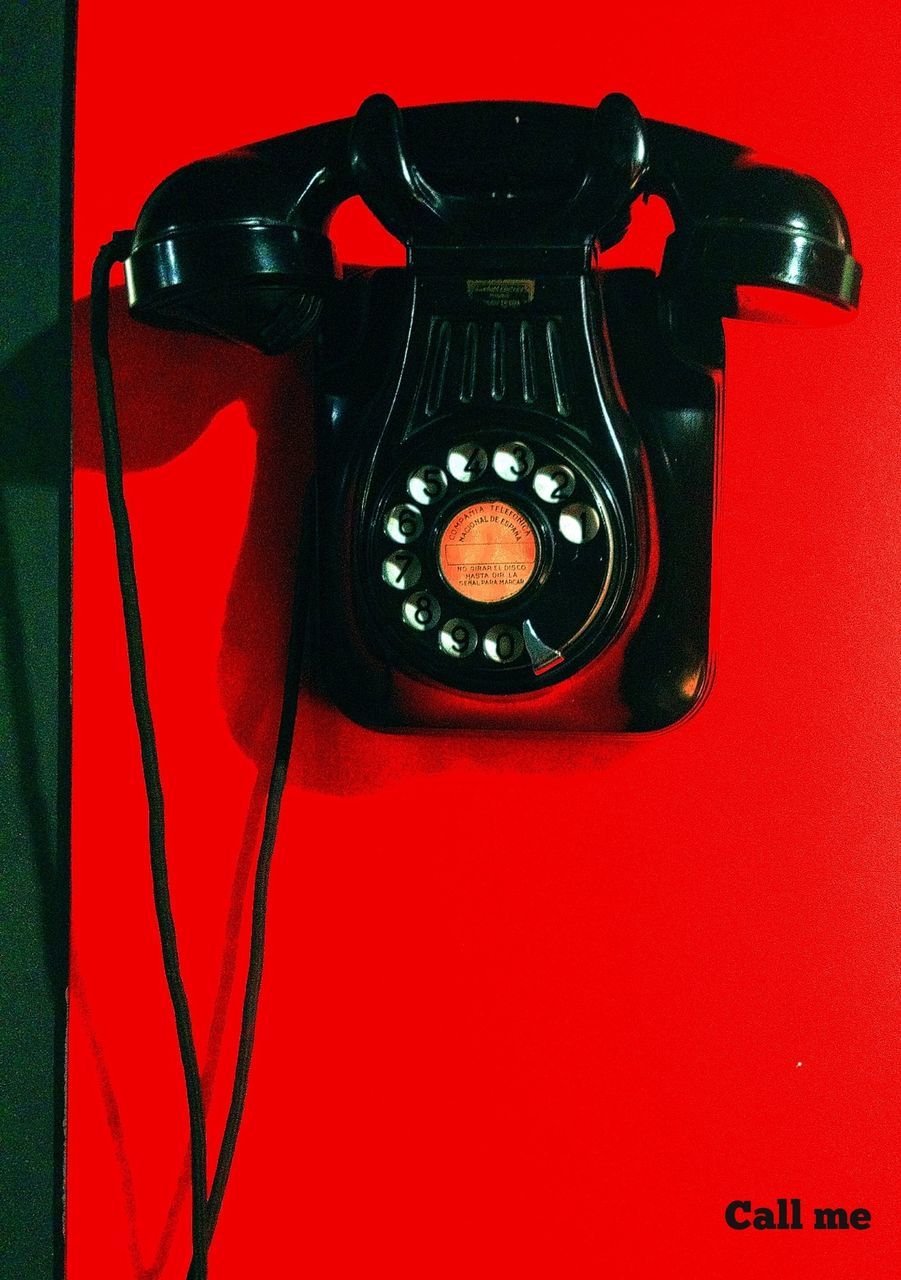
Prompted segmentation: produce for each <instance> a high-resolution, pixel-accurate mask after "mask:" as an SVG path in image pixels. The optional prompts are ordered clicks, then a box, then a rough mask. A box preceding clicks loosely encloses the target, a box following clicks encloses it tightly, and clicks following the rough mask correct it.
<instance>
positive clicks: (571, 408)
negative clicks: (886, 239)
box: [125, 94, 861, 732]
mask: <svg viewBox="0 0 901 1280" xmlns="http://www.w3.org/2000/svg"><path fill="white" fill-rule="evenodd" d="M354 195H359V196H361V197H362V199H363V201H364V202H365V203H366V205H367V206H368V208H369V209H370V210H371V211H372V213H373V214H374V215H375V216H376V218H378V219H379V221H380V222H381V223H382V224H383V225H384V226H385V227H386V228H387V229H388V230H389V231H390V232H391V233H392V234H393V235H394V236H396V237H397V238H398V239H399V240H401V241H402V242H403V243H404V244H405V245H406V248H407V265H406V266H405V267H403V268H381V269H353V270H343V269H342V268H341V266H340V264H338V263H336V261H335V255H334V252H333V249H332V246H331V243H330V241H329V238H328V227H329V222H330V219H331V217H332V215H333V213H334V211H335V209H336V208H337V207H338V206H339V205H340V204H341V203H342V202H343V201H345V200H346V199H348V198H349V197H351V196H354ZM651 195H656V196H661V197H662V198H663V199H664V200H665V201H666V203H667V205H668V207H669V209H670V213H671V215H672V219H673V226H674V230H673V232H672V234H671V235H670V237H669V239H668V241H667V245H666V249H665V253H664V257H663V262H662V267H661V270H660V272H659V274H657V273H655V272H653V271H649V270H643V269H619V270H609V271H601V270H598V269H596V257H597V254H598V252H599V251H603V250H604V249H607V248H609V247H611V246H613V245H615V244H616V243H617V242H618V241H620V240H621V239H622V238H623V236H624V235H625V233H626V231H627V229H628V226H629V221H630V209H631V206H632V204H633V202H634V201H635V200H636V199H638V198H639V197H645V198H646V197H648V196H651ZM125 269H126V281H127V287H128V298H129V305H130V309H131V312H132V314H133V315H134V316H135V317H137V318H138V319H140V320H143V321H147V322H149V323H151V324H155V325H161V326H165V327H170V328H176V329H187V330H194V331H199V332H203V333H209V334H216V335H219V336H221V337H224V338H228V339H231V340H233V341H238V342H243V343H249V344H251V345H252V346H254V347H256V348H258V349H259V350H261V351H263V352H267V353H273V354H274V353H282V352H285V351H288V350H290V349H292V348H293V347H295V346H297V345H298V344H299V343H300V342H301V341H302V340H303V339H305V338H306V337H307V336H308V335H310V334H314V335H315V340H316V344H317V351H316V358H315V365H316V373H315V383H316V385H315V399H316V428H315V450H316V458H315V479H314V485H315V499H314V500H315V508H316V517H315V520H316V539H315V541H316V548H315V554H314V563H311V564H310V565H309V572H310V573H311V574H312V573H314V572H315V575H316V580H317V585H316V592H317V596H316V600H317V607H316V608H314V610H313V611H312V612H313V626H312V629H311V632H310V635H311V639H312V647H313V651H314V663H313V669H314V679H315V681H316V684H317V686H318V688H319V689H320V690H321V691H322V692H323V693H324V694H325V695H326V696H328V697H329V698H330V699H331V700H332V701H333V702H335V703H336V704H337V705H338V706H339V707H340V708H341V709H342V710H343V711H344V712H346V713H347V714H348V715H349V716H351V717H352V718H354V719H356V720H358V721H360V722H361V723H363V724H366V725H368V726H372V727H376V728H382V729H402V728H468V729H473V728H507V729H509V728H519V729H542V730H543V729H573V730H586V729H590V730H602V731H607V732H619V731H626V732H631V731H642V730H651V729H659V728H663V727H666V726H668V725H671V724H673V723H675V722H676V721H678V720H679V719H680V718H681V717H683V716H685V715H686V714H687V713H689V712H690V711H691V710H692V709H693V708H695V707H696V706H697V705H698V704H699V702H700V700H701V699H702V697H703V696H704V694H705V692H706V690H707V688H708V687H709V683H710V679H711V675H712V667H713V661H712V654H711V648H710V584H711V539H712V528H713V516H714V504H715V491H716V459H717V440H718V434H719V430H720V415H721V404H722V398H721V397H722V379H723V371H724V340H723V326H722V320H723V318H724V317H734V316H740V315H741V314H742V292H741V290H742V287H744V286H749V287H755V286H756V287H757V288H758V289H761V290H762V291H763V292H762V293H761V294H759V297H762V298H765V299H767V300H768V301H769V302H773V300H774V299H775V300H777V301H778V299H779V298H780V297H782V298H790V295H792V294H803V295H806V296H808V297H810V298H813V299H816V300H817V301H819V302H821V303H826V304H831V305H832V306H833V307H835V308H838V309H839V310H844V311H847V310H850V309H853V308H854V307H855V306H856V305H857V301H858V294H859V287H860V275H861V271H860V267H859V265H858V264H857V263H856V262H855V260H854V259H853V257H852V256H851V245H850V237H849V233H848V227H847V224H846V222H845V219H844V217H843V215H842V212H841V210H840V208H839V207H838V204H837V203H836V201H835V200H834V198H833V197H832V196H831V194H830V193H829V192H828V191H827V190H826V188H825V187H823V186H822V185H821V184H819V183H818V182H816V181H815V180H814V179H812V178H809V177H804V176H801V175H798V174H796V173H793V172H789V171H786V170H781V169H777V168H774V167H771V166H768V165H765V164H760V163H756V162H755V161H754V159H753V157H752V155H751V153H750V152H749V151H748V150H747V149H746V148H744V147H741V146H738V145H736V144H733V143H730V142H726V141H723V140H721V139H718V138H714V137H710V136H708V135H705V134H701V133H696V132H692V131H690V130H687V129H683V128H680V127H676V126H673V125H669V124H663V123H660V122H657V121H653V120H645V119H642V117H641V116H640V115H639V113H638V111H637V109H636V108H635V106H634V105H633V104H632V103H631V102H630V101H629V100H628V99H627V98H625V97H624V96H622V95H619V94H614V95H610V96H608V97H607V98H605V99H604V100H603V101H602V103H601V104H600V106H599V107H598V108H597V110H591V109H587V108H583V107H574V106H563V105H551V104H541V103H534V102H470V103H455V104H447V105H437V106H429V107H417V108H408V109H404V110H400V109H399V108H398V107H397V106H396V105H395V104H394V103H393V102H392V101H391V100H390V99H389V98H387V97H385V96H383V95H379V96H376V97H373V98H370V99H367V101H366V102H365V103H364V104H363V106H362V107H361V108H360V110H359V112H358V113H357V115H356V117H354V118H353V119H347V120H341V121H337V122H333V123H328V124H322V125H319V126H315V127H312V128H309V129H304V130H301V131H299V132H296V133H292V134H287V135H285V136H282V137H278V138H274V139H270V140H268V141H264V142H260V143H257V144H255V145H253V146H248V147H245V148H242V149H240V150H237V151H233V152H229V153H227V154H224V155H220V156H216V157H213V158H211V159H206V160H202V161H199V162H197V163H194V164H190V165H188V166H187V167H185V168H184V169H181V170H179V171H178V172H176V173H175V174H173V175H172V176H171V177H169V178H168V179H167V180H166V181H165V182H163V183H162V184H161V185H160V186H159V187H158V188H157V190H156V191H155V192H154V193H153V194H152V195H151V197H150V198H149V200H148V201H147V203H146V204H145V206H144V209H143V211H142V213H141V215H140V218H139V220H138V223H137V227H136V230H135V233H134V238H133V241H132V243H131V248H130V252H129V253H128V255H127V259H126V262H125ZM777 291H778V292H777ZM777 311H778V308H777ZM285 411H286V412H288V413H290V406H285Z"/></svg>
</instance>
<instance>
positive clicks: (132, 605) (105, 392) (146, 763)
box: [91, 231, 208, 1280]
mask: <svg viewBox="0 0 901 1280" xmlns="http://www.w3.org/2000/svg"><path fill="white" fill-rule="evenodd" d="M131 243H132V233H131V232H121V231H120V232H117V233H116V234H115V235H114V236H113V239H112V240H111V241H110V243H109V244H105V245H104V246H103V247H102V248H101V250H100V252H99V253H98V254H97V258H96V260H95V262H94V269H93V272H92V276H91V355H92V358H93V363H94V378H95V381H96V385H97V407H98V410H99V413H100V435H101V439H102V441H103V458H104V471H105V473H106V491H107V497H108V499H109V509H110V516H111V518H112V524H113V534H114V537H115V542H116V563H117V567H118V573H119V590H120V593H121V596H122V613H123V617H124V621H125V641H126V647H127V650H128V670H129V678H130V681H131V699H132V705H133V706H134V714H135V724H136V726H137V731H138V739H139V741H140V747H141V763H142V767H143V773H144V788H145V791H146V793H147V813H148V829H149V839H150V870H151V876H152V879H153V901H154V906H155V908H156V919H157V925H158V928H159V935H160V946H161V948H162V953H163V968H164V969H165V973H166V983H167V985H168V988H169V998H170V1000H171V1002H172V1009H173V1012H174V1014H175V1030H176V1034H177V1036H178V1048H179V1052H180V1054H181V1063H182V1070H183V1072H184V1078H185V1090H186V1092H187V1098H188V1122H189V1127H190V1134H191V1236H192V1241H193V1247H194V1259H195V1264H194V1270H193V1280H206V1276H207V1241H208V1234H207V1227H206V1218H207V1200H206V1172H207V1171H206V1124H205V1120H204V1111H203V1093H202V1090H201V1084H200V1071H199V1069H198V1065H197V1050H196V1046H195V1043H194V1035H193V1031H192V1028H191V1012H190V1008H189V1006H188V998H187V994H186V992H185V987H184V982H183V980H182V974H181V964H180V962H179V957H178V942H177V937H176V930H175V921H174V919H173V916H172V901H171V897H170V893H169V873H168V868H167V865H166V822H165V809H164V803H163V789H162V783H161V780H160V770H159V758H158V755H157V746H156V733H155V730H154V726H153V717H152V714H151V710H150V698H149V695H148V691H147V662H146V657H145V653H144V636H143V628H142V625H141V611H140V606H139V602H138V585H137V578H136V575H135V562H134V545H133V542H132V536H131V522H130V520H129V517H128V508H127V507H126V504H125V493H124V487H123V478H122V447H121V442H120V439H119V427H118V422H117V419H116V400H115V388H114V385H113V371H112V363H111V361H110V351H109V292H110V275H111V273H112V269H113V267H114V266H115V265H116V263H117V262H123V261H124V260H125V258H126V257H127V256H128V254H129V252H130V251H131Z"/></svg>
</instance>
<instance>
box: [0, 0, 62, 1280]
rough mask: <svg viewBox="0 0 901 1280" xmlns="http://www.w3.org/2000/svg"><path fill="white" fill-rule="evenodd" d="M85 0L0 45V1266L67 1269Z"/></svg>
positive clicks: (22, 21) (39, 15)
mask: <svg viewBox="0 0 901 1280" xmlns="http://www.w3.org/2000/svg"><path fill="white" fill-rule="evenodd" d="M75 14H76V10H75V4H74V0H71V2H69V3H66V2H65V0H34V2H33V3H31V4H28V5H15V6H13V5H12V4H11V3H7V6H6V12H5V13H4V15H3V16H4V17H5V18H6V21H5V22H4V24H3V27H4V32H5V34H6V36H7V39H6V40H4V41H3V43H2V49H0V59H2V66H0V103H2V108H0V109H2V119H3V122H4V140H5V143H6V148H5V154H6V156H7V157H9V160H8V163H7V167H6V168H5V171H4V172H3V174H2V180H0V274H2V276H3V278H4V281H5V283H6V287H5V289H4V290H3V292H2V294H0V362H2V364H0V421H2V432H0V584H2V586H0V758H2V760H3V762H4V767H3V769H2V770H0V816H2V822H0V846H2V852H0V929H2V932H3V936H4V946H3V948H2V949H0V1079H2V1082H3V1084H2V1115H0V1123H2V1129H3V1143H2V1146H0V1204H2V1205H3V1231H2V1232H0V1275H2V1276H10V1277H12V1276H15V1277H16V1280H48V1277H54V1276H55V1277H59V1276H62V1274H63V1234H62V1210H63V1159H64V1147H63V1117H64V1082H65V1037H66V986H67V980H68V937H69V930H68V918H69V870H68V868H69V834H70V833H69V802H70V777H71V775H70V769H69V760H70V742H71V729H70V725H71V717H70V669H71V666H70V618H71V589H70V583H71V560H70V548H71V452H70V431H69V416H70V392H69V368H70V353H71V328H70V315H71V278H72V273H71V241H72V190H71V189H72V121H73V92H74V48H75Z"/></svg>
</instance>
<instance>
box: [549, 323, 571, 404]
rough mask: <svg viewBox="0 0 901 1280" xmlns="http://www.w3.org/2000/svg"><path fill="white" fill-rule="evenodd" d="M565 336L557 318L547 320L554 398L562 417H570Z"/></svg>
mask: <svg viewBox="0 0 901 1280" xmlns="http://www.w3.org/2000/svg"><path fill="white" fill-rule="evenodd" d="M562 348H563V338H562V335H561V332H560V325H559V323H558V322H557V321H556V320H548V322H547V354H548V360H549V361H550V366H551V382H552V384H553V387H554V400H555V402H556V404H557V412H558V413H559V414H560V417H561V418H568V417H569V396H568V395H567V393H566V382H565V378H564V372H563V349H562Z"/></svg>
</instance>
